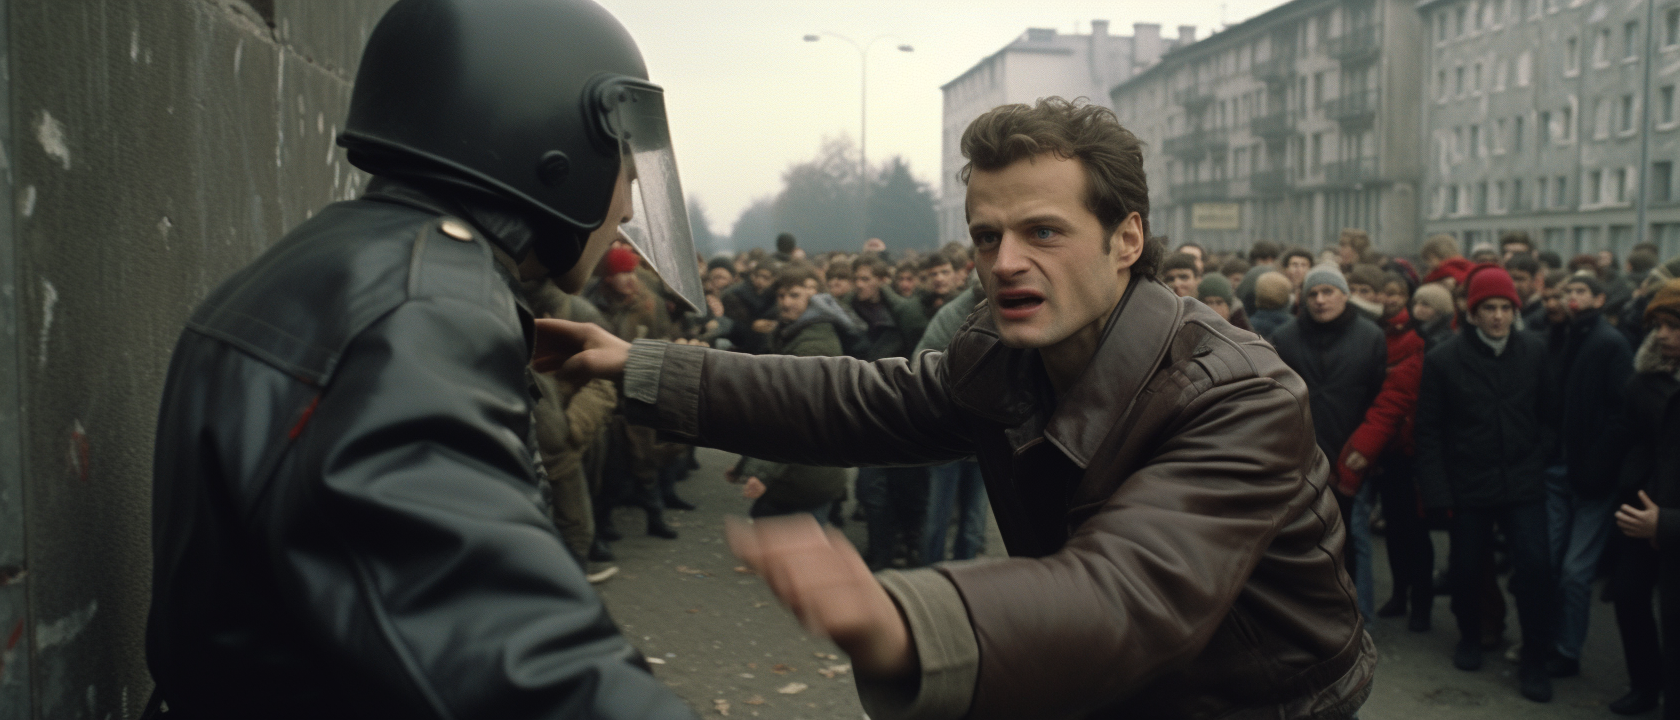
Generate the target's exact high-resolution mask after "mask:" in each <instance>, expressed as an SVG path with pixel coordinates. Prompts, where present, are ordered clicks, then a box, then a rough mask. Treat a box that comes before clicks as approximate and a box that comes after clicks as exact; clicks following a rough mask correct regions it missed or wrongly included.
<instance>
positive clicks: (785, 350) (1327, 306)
mask: <svg viewBox="0 0 1680 720" xmlns="http://www.w3.org/2000/svg"><path fill="white" fill-rule="evenodd" d="M1616 260H1617V259H1616V258H1615V257H1614V256H1613V255H1612V254H1611V253H1609V252H1602V253H1599V254H1597V255H1582V256H1579V257H1575V258H1571V259H1570V260H1569V262H1567V263H1565V262H1563V259H1562V258H1561V257H1559V256H1558V255H1557V254H1556V253H1553V252H1549V251H1537V249H1536V248H1535V246H1534V244H1533V242H1532V241H1531V240H1530V238H1529V237H1528V236H1527V235H1526V234H1524V233H1521V232H1512V233H1508V234H1506V235H1504V236H1503V237H1502V238H1501V240H1500V244H1499V245H1498V246H1491V245H1488V246H1478V247H1474V248H1471V249H1470V252H1469V254H1468V256H1466V255H1465V253H1464V252H1463V250H1462V249H1461V248H1460V246H1459V243H1458V241H1457V240H1456V239H1455V238H1453V237H1452V236H1448V235H1438V236H1435V237H1432V238H1429V239H1428V240H1427V241H1426V242H1425V243H1424V244H1423V246H1422V248H1421V253H1420V257H1419V258H1418V262H1416V263H1414V262H1413V261H1411V260H1408V259H1406V258H1401V257H1386V256H1384V255H1383V254H1381V253H1379V252H1377V251H1376V250H1375V249H1374V248H1373V247H1372V243H1371V241H1370V238H1369V236H1368V234H1366V233H1365V232H1363V231H1360V230H1354V229H1349V230H1344V231H1343V232H1342V233H1341V236H1340V240H1339V242H1338V245H1337V247H1336V248H1334V249H1330V250H1325V251H1322V252H1319V253H1314V252H1313V251H1310V250H1307V249H1304V248H1298V247H1293V248H1285V247H1280V246H1279V245H1277V244H1275V243H1272V242H1269V241H1260V242H1256V243H1254V245H1253V247H1252V248H1251V249H1250V250H1249V251H1248V252H1246V253H1216V252H1209V251H1206V250H1204V249H1203V248H1201V247H1199V246H1198V245H1196V244H1194V243H1185V244H1183V245H1180V246H1178V248H1177V251H1176V252H1173V253H1170V254H1168V255H1167V256H1166V257H1165V258H1164V259H1163V260H1162V262H1161V264H1160V268H1159V272H1158V274H1157V277H1159V278H1160V280H1161V281H1162V282H1163V283H1165V284H1166V285H1167V286H1168V287H1169V288H1171V289H1172V290H1173V291H1174V292H1175V293H1176V294H1177V295H1179V296H1180V297H1184V298H1194V299H1196V300H1198V301H1200V302H1201V303H1203V304H1205V305H1207V306H1208V307H1209V308H1210V309H1212V310H1213V311H1214V312H1215V313H1216V314H1217V315H1218V316H1219V317H1221V318H1224V319H1225V320H1226V321H1227V322H1229V323H1230V324H1231V325H1232V326H1234V327H1236V328H1240V329H1242V330H1247V331H1251V332H1253V333H1254V334H1255V335H1258V336H1259V338H1262V339H1264V340H1265V341H1266V342H1269V343H1270V344H1271V345H1272V346H1273V347H1274V348H1275V349H1276V351H1277V353H1278V354H1279V356H1280V357H1281V358H1282V359H1283V360H1284V361H1285V362H1286V363H1287V364H1288V365H1289V366H1290V368H1291V369H1293V370H1294V371H1295V372H1296V373H1297V374H1299V375H1300V376H1301V377H1302V379H1303V380H1304V381H1305V383H1306V385H1307V387H1308V389H1309V398H1310V405H1311V411H1312V420H1313V427H1314V432H1315V435H1316V438H1315V439H1316V441H1317V444H1318V446H1319V448H1320V449H1321V450H1322V451H1323V453H1324V456H1325V458H1326V459H1327V460H1328V461H1329V462H1330V463H1331V464H1332V468H1333V474H1334V476H1335V478H1336V480H1337V483H1336V489H1337V490H1338V500H1339V502H1340V505H1341V510H1342V514H1343V517H1344V518H1345V519H1347V524H1348V529H1349V537H1350V538H1351V542H1349V543H1348V545H1347V547H1346V551H1345V558H1344V562H1345V564H1346V567H1347V570H1348V572H1349V574H1350V576H1351V577H1352V578H1353V580H1354V585H1355V588H1356V589H1357V592H1358V596H1359V597H1358V603H1359V607H1360V610H1361V611H1362V612H1363V613H1364V614H1365V615H1366V617H1367V618H1368V619H1373V620H1374V619H1375V618H1379V617H1384V618H1386V617H1404V618H1405V619H1406V623H1407V628H1408V629H1409V630H1411V631H1414V632H1428V631H1430V630H1431V628H1432V625H1433V617H1432V613H1433V608H1434V604H1435V598H1436V597H1437V596H1438V595H1449V596H1450V597H1451V602H1450V608H1451V611H1452V613H1453V615H1454V617H1455V619H1456V624H1457V630H1458V633H1459V637H1460V639H1459V642H1458V644H1457V646H1456V650H1455V652H1454V654H1453V657H1452V662H1453V664H1454V666H1455V667H1457V668H1459V669H1461V670H1465V671H1475V670H1477V669H1479V668H1480V667H1481V666H1482V663H1483V654H1484V653H1485V652H1490V651H1497V650H1500V649H1506V650H1507V652H1506V656H1507V657H1508V658H1509V659H1511V660H1514V661H1516V662H1517V663H1518V665H1519V668H1520V673H1519V678H1520V691H1521V693H1522V694H1523V695H1524V696H1525V697H1528V698H1530V699H1532V700H1535V701H1541V702H1544V701H1547V700H1549V699H1550V697H1551V693H1552V690H1551V682H1552V680H1553V679H1555V678H1567V677H1572V676H1575V675H1578V674H1579V673H1580V657H1581V651H1582V647H1583V645H1584V643H1585V640H1586V635H1587V629H1588V628H1587V626H1588V617H1589V614H1590V613H1589V609H1590V605H1589V603H1590V600H1591V596H1592V587H1593V583H1594V582H1595V580H1596V579H1598V578H1600V577H1604V576H1608V577H1609V578H1610V582H1609V585H1608V589H1607V591H1606V593H1607V597H1609V598H1611V599H1613V600H1614V602H1615V609H1616V617H1617V623H1618V626H1619V631H1620V633H1621V635H1622V639H1623V645H1624V649H1625V653H1626V662H1627V666H1628V673H1629V678H1630V682H1631V685H1632V689H1631V690H1630V692H1629V693H1628V694H1627V695H1626V696H1625V697H1622V698H1620V699H1618V700H1617V701H1616V702H1615V703H1613V704H1612V705H1611V709H1612V710H1614V711H1616V712H1618V713H1626V714H1635V713H1641V712H1645V711H1648V710H1650V709H1651V708H1653V707H1656V706H1657V704H1658V703H1659V701H1660V698H1661V697H1662V696H1663V695H1664V690H1668V689H1670V688H1672V687H1673V686H1674V684H1675V682H1676V680H1675V679H1676V678H1680V591H1676V592H1674V593H1669V594H1673V595H1676V598H1677V599H1676V600H1674V601H1664V602H1663V604H1662V610H1663V615H1664V618H1665V620H1669V621H1668V622H1663V623H1661V624H1660V627H1662V628H1664V629H1665V632H1664V633H1659V632H1658V630H1657V628H1658V627H1659V624H1658V622H1657V620H1656V617H1657V616H1656V612H1655V611H1654V609H1653V598H1654V596H1655V595H1656V594H1658V593H1656V590H1658V588H1659V586H1661V587H1663V588H1668V587H1675V588H1680V584H1676V581H1675V580H1672V579H1664V578H1671V577H1674V576H1673V575H1671V574H1669V573H1673V572H1674V570H1673V569H1668V568H1669V565H1672V566H1673V567H1674V568H1680V563H1674V562H1672V561H1669V564H1667V565H1665V563H1664V560H1663V556H1662V555H1661V554H1660V551H1659V548H1661V547H1662V539H1663V538H1665V537H1668V536H1670V535H1673V536H1675V537H1676V538H1677V539H1680V521H1675V520H1673V519H1672V518H1671V519H1670V521H1669V522H1668V523H1667V524H1666V525H1664V524H1662V523H1661V522H1660V518H1662V517H1663V516H1664V515H1665V514H1672V513H1675V512H1680V452H1677V451H1676V449H1675V448H1674V447H1673V446H1672V444H1665V443H1662V442H1661V439H1662V438H1665V437H1667V438H1673V437H1680V435H1677V434H1676V430H1677V428H1676V427H1675V423H1676V422H1677V421H1680V409H1677V408H1675V407H1674V405H1675V404H1676V403H1675V402H1674V399H1675V395H1676V393H1675V391H1676V389H1680V373H1677V370H1680V279H1677V278H1680V258H1676V259H1673V260H1670V261H1669V262H1667V263H1659V262H1658V259H1657V256H1656V248H1655V247H1654V246H1648V245H1647V246H1641V247H1638V248H1635V249H1634V252H1633V253H1632V254H1631V255H1630V256H1629V257H1628V259H1627V261H1626V262H1625V263H1624V264H1618V263H1617V261H1616ZM973 267H974V264H973V258H972V250H971V248H969V247H968V246H965V245H961V244H955V243H953V244H951V245H947V246H946V247H944V248H941V249H940V250H938V251H935V252H926V253H919V252H915V251H907V252H903V253H899V254H897V255H896V257H895V254H894V253H891V252H889V251H888V250H887V248H886V246H885V244H884V243H882V242H881V241H880V240H878V239H871V240H870V241H868V242H867V243H866V244H865V245H864V246H863V248H862V250H861V251H860V252H859V253H856V254H850V253H842V252H826V253H821V254H818V255H815V256H807V255H806V253H805V252H804V251H803V250H802V249H801V248H799V247H798V244H797V241H796V240H795V238H793V237H792V236H791V235H786V234H784V235H781V236H780V237H778V238H777V239H776V245H775V249H774V250H767V249H754V250H749V251H744V252H740V253H737V254H734V255H732V256H731V255H722V256H719V257H715V258H713V259H711V260H709V261H705V262H704V264H703V265H702V267H701V277H702V278H703V283H704V288H705V298H706V307H704V308H702V309H700V310H699V311H698V312H693V311H685V310H684V307H685V306H684V305H683V304H682V303H680V302H679V301H678V300H677V299H676V296H675V295H674V294H673V293H671V292H670V291H669V290H668V289H666V288H665V286H664V285H663V283H662V282H661V281H660V279H659V278H658V276H657V275H655V274H654V273H652V272H651V271H650V270H649V269H648V267H647V266H646V264H645V263H642V262H640V261H639V258H638V257H637V255H636V254H635V251H634V249H633V248H632V247H631V246H630V245H629V244H628V243H622V244H620V245H619V246H618V247H615V248H614V249H613V250H612V251H611V252H609V254H608V256H607V257H606V259H605V260H604V261H603V263H602V267H601V268H600V269H599V270H598V271H597V275H598V279H596V280H595V281H593V282H592V283H591V285H590V286H589V287H588V288H587V289H586V290H585V291H584V293H583V295H582V297H581V298H574V297H570V296H566V295H565V294H564V293H560V292H559V291H558V290H556V289H554V288H553V286H552V285H542V286H538V287H533V288H530V293H531V294H532V297H533V299H532V304H533V309H534V310H535V311H536V312H537V314H538V315H539V316H549V317H560V318H565V319H572V320H581V321H588V322H595V323H599V324H601V325H602V326H603V327H605V328H607V329H608V330H610V331H611V332H613V333H614V334H615V335H618V336H619V337H621V338H623V339H626V340H635V339H639V338H650V339H664V340H670V341H673V342H679V343H692V344H704V345H708V346H712V347H717V348H720V349H727V350H734V351H737V352H744V353H752V354H765V353H769V354H783V355H796V356H841V355H846V356H852V357H857V358H861V359H864V360H871V361H873V360H880V359H883V358H890V357H911V356H913V355H914V354H915V353H918V352H920V351H922V350H928V349H934V350H939V349H943V348H944V346H945V345H946V344H947V343H948V342H949V341H950V339H951V337H952V335H953V334H954V333H955V332H956V331H957V329H958V328H959V327H960V326H961V325H962V323H963V321H964V320H965V319H966V318H967V317H968V316H969V314H970V313H971V312H972V311H973V309H974V308H975V306H976V305H977V303H979V302H980V300H981V299H983V297H984V294H983V291H981V290H980V288H979V283H978V281H977V280H976V279H975V278H974V277H973ZM541 377H543V378H544V382H545V383H546V384H548V385H550V386H553V387H545V388H544V389H543V393H544V402H545V404H544V406H543V407H544V409H543V410H541V411H539V413H538V428H539V439H540V440H541V441H542V443H541V445H542V449H543V453H544V460H545V468H546V469H547V471H548V475H549V480H550V482H551V485H552V486H553V497H554V503H553V507H554V512H555V520H556V522H557V524H559V525H560V527H561V528H562V532H563V534H564V536H565V537H566V539H567V541H568V543H569V544H570V545H571V547H572V549H573V551H574V552H576V553H577V554H578V556H579V557H580V559H586V560H589V561H593V562H596V563H601V562H610V561H612V560H613V555H612V550H611V543H612V542H613V541H614V540H616V539H618V538H620V537H621V535H620V533H619V532H618V531H617V530H616V528H614V526H613V523H612V509H613V508H614V507H615V506H618V505H623V504H630V505H634V506H639V507H641V508H643V509H645V511H646V513H647V521H648V524H647V532H648V533H649V534H651V535H656V536H659V537H666V538H675V537H676V532H675V531H674V530H673V529H672V528H671V527H670V526H669V525H668V524H667V523H665V521H664V519H663V511H664V510H665V509H666V508H673V507H674V508H689V507H692V506H690V505H689V504H688V503H686V502H684V501H683V500H682V499H681V498H679V497H678V496H677V495H676V492H675V487H676V483H677V481H679V480H681V479H682V478H683V477H684V476H686V475H687V474H688V472H689V471H690V470H691V469H693V468H695V467H697V465H696V464H695V463H694V461H693V452H692V448H689V447H686V446H679V445H673V444H669V443H663V442H660V441H659V440H658V439H657V438H656V437H654V435H653V434H652V432H651V431H647V430H644V429H641V428H638V427H636V426H634V425H630V424H628V423H625V422H624V421H623V419H622V418H621V417H615V415H614V412H613V408H614V402H613V400H614V398H613V392H614V390H613V388H612V386H611V385H610V384H607V383H604V382H600V381H597V382H595V383H591V384H590V385H589V386H586V387H583V388H571V387H566V386H565V383H564V381H560V380H554V379H553V378H552V377H551V376H541ZM555 428H562V429H563V431H557V430H556V429H555ZM726 477H727V479H729V480H730V481H731V482H735V483H738V484H740V485H741V486H742V495H743V496H744V497H745V498H747V499H749V500H750V501H751V503H750V507H749V508H748V513H749V514H750V515H751V516H753V517H763V516H768V515H785V514H792V513H810V514H811V515H813V516H815V517H816V518H817V519H818V520H819V521H820V522H824V523H829V524H833V525H843V524H844V523H846V522H848V521H852V522H856V521H862V522H865V523H867V538H868V542H867V545H866V547H865V548H864V551H863V555H864V558H865V560H866V562H867V563H868V565H869V566H870V567H871V568H872V569H883V568H890V567H917V566H921V565H925V564H928V563H932V562H937V561H940V560H944V559H959V560H960V559H967V558H972V557H974V556H975V555H977V554H978V553H979V552H980V551H981V550H982V549H983V547H984V545H985V531H986V517H987V506H986V494H985V488H984V484H983V482H982V481H981V478H980V473H979V468H978V465H977V464H976V463H975V462H974V460H973V459H972V458H971V459H968V460H963V461H959V462H955V463H951V464H948V465H943V466H937V467H931V468H930V467H880V468H876V467H865V468H858V469H857V474H856V480H855V483H853V484H852V485H851V487H852V488H853V491H854V492H855V501H856V502H855V511H854V512H851V513H848V512H847V511H846V504H847V501H848V500H852V499H854V498H851V497H848V483H847V477H846V471H845V470H843V469H840V468H829V467H814V466H800V465H789V464H781V463H773V462H768V461H765V460H760V459H755V458H750V457H742V458H741V459H740V461H739V462H738V463H737V464H736V465H735V466H734V468H732V469H731V470H730V471H728V473H727V474H726ZM1665 507H1666V508H1668V509H1667V510H1663V509H1662V508H1665ZM1373 529H1375V530H1377V531H1380V532H1382V533H1384V535H1385V537H1386V549H1387V555H1388V560H1389V563H1388V564H1389V571H1390V573H1391V575H1392V580H1393V582H1392V587H1393V594H1392V596H1390V597H1389V598H1387V600H1386V601H1385V602H1383V603H1382V604H1381V606H1380V607H1379V606H1378V599H1377V598H1376V597H1375V580H1374V577H1373V573H1374V567H1375V565H1374V563H1373V558H1372V552H1373V547H1374V545H1373V540H1372V534H1373ZM1431 529H1439V530H1446V531H1447V534H1448V537H1449V540H1450V548H1451V550H1450V551H1449V557H1448V558H1446V559H1447V566H1448V570H1447V571H1446V572H1444V573H1441V574H1439V576H1437V573H1436V572H1435V568H1436V559H1435V551H1434V547H1435V546H1434V544H1433V542H1432V541H1431V539H1430V535H1429V533H1430V531H1431ZM952 530H954V533H953V532H952ZM595 567H600V566H599V565H596V566H595ZM1507 568H1508V569H1509V572H1510V581H1509V590H1510V594H1511V596H1512V597H1513V598H1514V599H1515V605H1516V622H1517V625H1518V627H1519V629H1520V638H1519V639H1518V640H1517V641H1516V642H1514V643H1511V644H1510V645H1509V646H1508V647H1507V645H1506V625H1507V620H1506V613H1507V610H1506V601H1505V593H1504V592H1503V591H1501V589H1500V588H1499V584H1498V579H1499V577H1500V575H1502V574H1503V572H1504V571H1505V570H1506V569H1507ZM611 573H612V569H611V568H610V567H608V568H606V569H604V570H601V571H599V572H597V573H596V574H595V575H593V576H592V578H595V579H600V578H602V577H608V576H610V575H611ZM1669 628H1676V629H1674V630H1670V629H1669ZM1670 716H1680V709H1676V711H1671V715H1670Z"/></svg>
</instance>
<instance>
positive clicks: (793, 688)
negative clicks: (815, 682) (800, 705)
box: [776, 683, 811, 695]
mask: <svg viewBox="0 0 1680 720" xmlns="http://www.w3.org/2000/svg"><path fill="white" fill-rule="evenodd" d="M808 687H811V686H810V685H806V684H805V683H788V684H786V685H783V686H782V687H780V688H777V689H776V692H779V693H781V694H783V695H792V694H794V693H802V692H805V688H808Z"/></svg>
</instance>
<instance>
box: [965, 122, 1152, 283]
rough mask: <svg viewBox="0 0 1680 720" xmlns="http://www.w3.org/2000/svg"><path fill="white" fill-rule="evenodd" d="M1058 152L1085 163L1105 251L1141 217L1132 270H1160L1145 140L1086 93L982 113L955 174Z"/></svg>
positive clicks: (1088, 200)
mask: <svg viewBox="0 0 1680 720" xmlns="http://www.w3.org/2000/svg"><path fill="white" fill-rule="evenodd" d="M1044 153H1055V154H1056V157H1059V158H1063V159H1071V160H1078V161H1079V164H1080V166H1081V167H1083V168H1084V169H1085V207H1086V209H1088V210H1090V211H1091V213H1092V214H1093V215H1096V216H1097V221H1098V222H1100V223H1102V227H1103V252H1108V251H1109V242H1110V240H1109V239H1110V238H1111V237H1113V236H1114V231H1115V230H1116V229H1118V228H1119V227H1120V223H1121V222H1124V221H1125V219H1126V217H1127V216H1128V215H1130V214H1131V213H1134V212H1135V213H1137V214H1138V217H1139V218H1141V219H1142V220H1143V237H1144V241H1143V253H1142V254H1141V255H1139V256H1138V259H1137V262H1136V263H1133V264H1132V275H1133V276H1135V277H1142V278H1153V277H1155V271H1156V266H1158V265H1160V263H1161V257H1162V256H1163V255H1165V254H1166V246H1165V245H1164V244H1163V243H1162V242H1161V241H1160V240H1158V239H1156V238H1154V237H1152V236H1151V235H1150V234H1149V182H1148V180H1147V178H1145V177H1144V174H1143V143H1142V142H1141V141H1139V140H1138V139H1137V136H1136V135H1133V134H1132V132H1131V131H1130V130H1127V129H1126V128H1124V127H1122V126H1121V125H1120V119H1119V118H1117V117H1115V116H1114V111H1112V110H1109V109H1108V108H1106V107H1103V106H1101V105H1092V104H1090V103H1089V102H1087V101H1086V100H1085V99H1084V98H1076V99H1074V100H1072V101H1069V100H1064V99H1062V98H1059V97H1047V98H1042V99H1040V100H1039V101H1038V103H1037V104H1034V105H1003V106H1000V107H997V108H994V109H992V110H991V111H990V112H988V113H986V114H984V115H981V116H980V117H978V118H976V119H975V120H974V122H972V123H969V126H968V129H967V130H964V131H963V136H962V154H963V157H965V158H968V164H967V165H964V166H963V168H962V170H961V171H959V172H958V173H957V179H958V180H961V181H962V182H963V184H965V185H966V184H968V179H969V177H970V176H971V175H972V174H973V172H974V170H975V169H976V168H978V169H980V170H985V171H988V172H991V171H995V170H1002V169H1003V168H1005V167H1008V166H1010V165H1012V164H1014V163H1016V162H1019V161H1021V160H1025V159H1027V158H1031V157H1035V156H1038V155H1042V154H1044Z"/></svg>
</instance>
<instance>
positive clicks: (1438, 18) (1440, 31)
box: [1435, 13, 1447, 42]
mask: <svg viewBox="0 0 1680 720" xmlns="http://www.w3.org/2000/svg"><path fill="white" fill-rule="evenodd" d="M1446 41H1447V14H1446V13H1436V14H1435V42H1446Z"/></svg>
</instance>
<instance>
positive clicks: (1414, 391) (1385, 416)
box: [1338, 348, 1423, 470]
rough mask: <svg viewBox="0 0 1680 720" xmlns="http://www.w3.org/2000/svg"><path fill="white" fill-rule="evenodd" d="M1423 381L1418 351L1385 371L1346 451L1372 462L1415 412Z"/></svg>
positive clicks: (1421, 353) (1421, 362)
mask: <svg viewBox="0 0 1680 720" xmlns="http://www.w3.org/2000/svg"><path fill="white" fill-rule="evenodd" d="M1422 381H1423V350H1422V349H1421V348H1420V349H1418V350H1417V351H1416V352H1413V353H1412V354H1410V355H1407V356H1406V357H1405V358H1403V359H1401V360H1400V362H1398V363H1395V364H1394V365H1393V366H1392V367H1390V368H1388V374H1387V375H1386V376H1385V377H1384V378H1383V383H1382V390H1381V391H1380V392H1378V393H1377V399H1375V400H1373V401H1371V407H1370V408H1369V409H1367V410H1366V411H1365V420H1364V422H1362V423H1360V424H1359V428H1358V429H1356V430H1354V431H1353V435H1352V436H1351V437H1349V438H1348V442H1347V450H1354V451H1357V452H1358V453H1359V454H1360V455H1364V456H1365V457H1366V458H1367V459H1369V460H1372V461H1375V460H1376V459H1377V456H1378V455H1381V454H1382V452H1383V450H1385V449H1387V448H1388V445H1389V443H1390V442H1393V440H1394V436H1395V435H1397V434H1398V433H1399V432H1400V427H1401V426H1402V425H1404V424H1405V422H1406V418H1408V417H1411V415H1412V413H1413V412H1415V411H1416V410H1417V402H1418V384H1419V383H1420V382H1422ZM1344 452H1345V451H1344ZM1339 469H1340V468H1338V470H1339Z"/></svg>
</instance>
